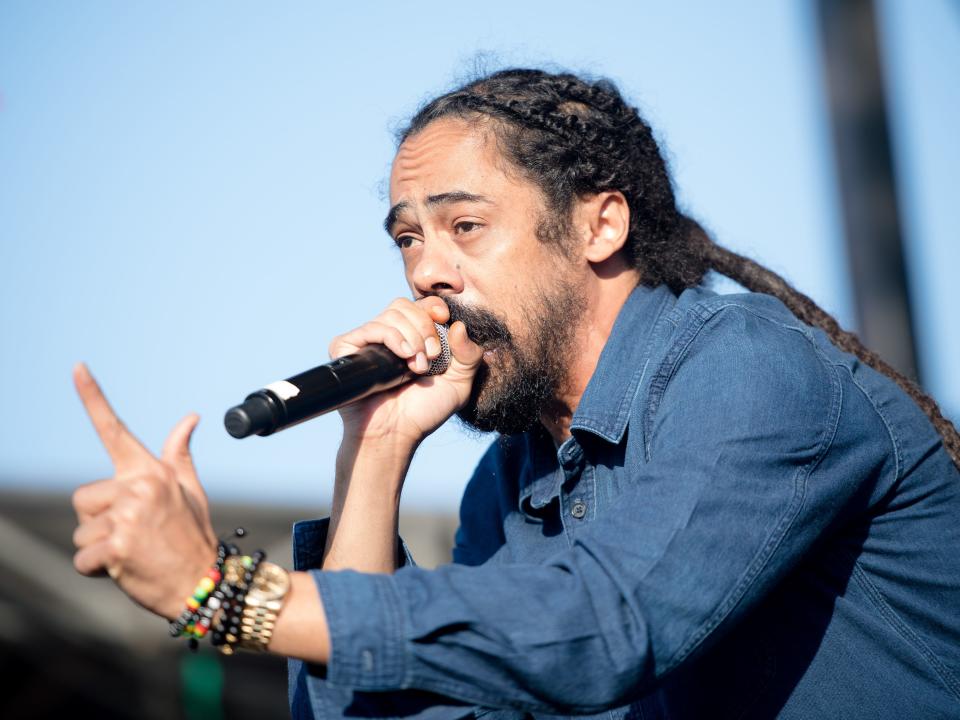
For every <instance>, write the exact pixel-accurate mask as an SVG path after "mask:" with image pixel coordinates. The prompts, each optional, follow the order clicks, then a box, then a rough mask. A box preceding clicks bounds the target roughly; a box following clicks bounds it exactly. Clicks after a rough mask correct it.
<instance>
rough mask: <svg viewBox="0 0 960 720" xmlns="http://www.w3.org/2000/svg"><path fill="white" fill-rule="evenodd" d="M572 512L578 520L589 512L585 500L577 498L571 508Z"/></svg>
mask: <svg viewBox="0 0 960 720" xmlns="http://www.w3.org/2000/svg"><path fill="white" fill-rule="evenodd" d="M570 514H571V515H573V516H574V517H575V518H576V519H577V520H579V519H580V518H582V517H583V516H584V515H586V514H587V504H586V503H585V502H583V500H577V501H576V502H574V503H573V505H572V506H571V508H570Z"/></svg>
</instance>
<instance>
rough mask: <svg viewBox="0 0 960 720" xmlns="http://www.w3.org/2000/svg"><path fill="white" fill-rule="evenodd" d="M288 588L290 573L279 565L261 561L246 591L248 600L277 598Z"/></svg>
mask: <svg viewBox="0 0 960 720" xmlns="http://www.w3.org/2000/svg"><path fill="white" fill-rule="evenodd" d="M289 589H290V575H289V574H288V573H287V571H286V570H284V569H283V568H282V567H280V566H279V565H274V564H273V563H268V562H262V563H260V567H259V568H258V569H257V574H256V575H255V576H254V578H253V585H252V587H251V588H250V592H248V593H247V599H248V601H249V600H251V599H256V600H258V601H264V600H277V599H279V598H282V597H283V596H284V595H286V594H287V590H289Z"/></svg>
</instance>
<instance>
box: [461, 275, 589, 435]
mask: <svg viewBox="0 0 960 720" xmlns="http://www.w3.org/2000/svg"><path fill="white" fill-rule="evenodd" d="M444 300H445V301H446V303H447V305H448V306H449V307H450V322H451V323H453V322H455V321H457V320H460V321H462V322H463V324H464V325H466V327H467V334H468V335H469V336H470V339H471V340H473V342H475V343H476V344H477V345H480V346H481V347H482V348H483V349H484V350H485V351H488V350H489V351H492V353H491V356H489V360H488V356H485V357H484V359H483V360H482V361H481V362H480V367H479V368H478V369H477V375H476V377H475V378H474V381H473V388H472V391H471V393H470V398H469V399H468V400H467V404H466V405H464V407H463V408H462V409H461V410H460V411H459V412H458V413H457V417H458V418H459V419H460V420H461V421H462V422H463V423H465V424H466V425H468V426H469V427H472V428H474V429H475V430H479V431H480V432H491V431H493V432H498V433H500V434H502V435H513V434H516V433H521V432H526V431H528V430H532V429H533V428H534V427H536V426H537V424H538V423H539V422H540V418H541V417H542V416H543V415H544V414H545V413H546V412H548V411H549V409H550V406H551V405H552V404H553V403H554V402H555V399H556V398H557V395H558V392H559V390H560V389H561V388H562V387H563V385H564V382H565V381H566V379H567V374H568V372H569V363H568V360H569V358H570V355H571V353H572V349H573V347H574V342H573V340H574V336H575V335H576V332H577V322H576V320H575V318H577V317H579V315H580V313H579V312H577V311H578V310H579V309H580V293H579V288H578V286H577V285H576V284H574V283H573V282H571V281H569V280H567V279H566V278H559V280H558V282H557V283H556V284H555V285H554V287H553V288H552V289H551V291H550V292H544V291H542V290H541V291H539V292H537V293H536V294H535V295H534V296H533V297H532V298H531V299H530V301H529V304H526V305H524V306H523V307H521V308H520V309H521V311H522V317H523V319H524V321H525V322H526V325H527V328H528V329H529V332H528V333H527V338H526V339H525V340H524V341H523V342H522V343H521V342H520V341H518V340H517V339H516V337H515V335H514V333H512V332H511V331H510V329H509V328H508V327H507V324H506V322H505V321H504V320H503V319H502V318H501V317H500V316H498V315H497V314H495V313H494V312H493V311H491V310H488V309H485V308H480V307H472V306H468V305H465V304H463V303H462V302H460V301H458V300H457V299H456V298H454V297H446V298H444Z"/></svg>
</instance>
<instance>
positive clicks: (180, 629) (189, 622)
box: [169, 527, 246, 651]
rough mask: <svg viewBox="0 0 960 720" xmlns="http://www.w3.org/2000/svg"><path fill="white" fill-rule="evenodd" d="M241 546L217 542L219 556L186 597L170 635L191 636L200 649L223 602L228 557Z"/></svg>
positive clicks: (240, 532)
mask: <svg viewBox="0 0 960 720" xmlns="http://www.w3.org/2000/svg"><path fill="white" fill-rule="evenodd" d="M245 534H246V531H245V530H244V529H243V528H242V527H240V528H237V529H236V530H235V531H234V535H236V536H237V537H242V536H243V535H245ZM239 552H240V551H239V549H238V548H237V546H236V545H234V544H232V543H229V544H227V543H224V542H223V541H222V540H221V541H218V543H217V559H216V561H215V562H214V564H213V567H211V568H210V569H209V570H208V571H207V572H206V574H205V575H204V576H203V577H202V578H201V579H200V582H198V583H197V587H196V588H195V589H194V591H193V594H192V595H190V596H189V597H188V598H187V599H186V601H185V603H184V604H185V607H184V609H183V611H182V612H181V613H180V615H179V617H177V619H176V620H172V621H170V623H169V628H170V635H171V636H172V637H175V638H176V637H180V636H182V635H187V636H189V647H190V649H191V650H193V651H196V649H197V644H198V640H200V639H202V638H203V637H204V636H205V635H206V634H207V633H208V632H209V630H210V626H211V624H212V622H213V618H214V615H215V614H216V612H217V610H218V609H219V608H220V606H221V604H222V603H223V599H224V593H223V568H224V563H225V562H226V560H227V558H229V557H233V556H235V555H238V554H239Z"/></svg>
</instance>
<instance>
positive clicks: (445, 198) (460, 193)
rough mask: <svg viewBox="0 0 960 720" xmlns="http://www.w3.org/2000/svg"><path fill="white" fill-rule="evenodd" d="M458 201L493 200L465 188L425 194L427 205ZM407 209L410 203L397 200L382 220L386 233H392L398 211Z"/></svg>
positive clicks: (485, 201) (488, 202)
mask: <svg viewBox="0 0 960 720" xmlns="http://www.w3.org/2000/svg"><path fill="white" fill-rule="evenodd" d="M458 202H479V203H487V204H488V205H492V204H493V200H491V199H490V198H488V197H484V196H483V195H477V194H475V193H471V192H467V191H466V190H451V191H450V192H445V193H440V194H439V195H429V196H427V207H431V206H436V205H451V204H453V203H458ZM409 209H410V203H408V202H407V201H406V200H403V201H401V202H398V203H397V204H396V205H394V206H393V207H392V208H390V212H388V213H387V218H386V220H384V221H383V229H384V230H386V231H387V234H388V235H390V234H392V230H393V226H394V225H396V223H397V218H399V217H400V213H402V212H403V211H404V210H409Z"/></svg>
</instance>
